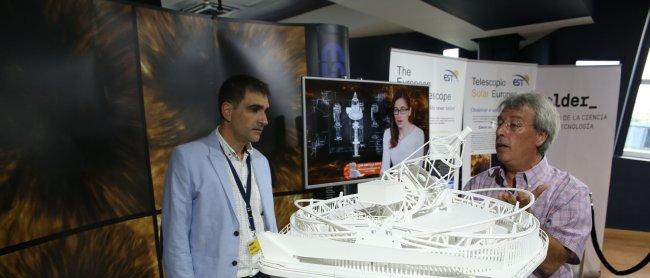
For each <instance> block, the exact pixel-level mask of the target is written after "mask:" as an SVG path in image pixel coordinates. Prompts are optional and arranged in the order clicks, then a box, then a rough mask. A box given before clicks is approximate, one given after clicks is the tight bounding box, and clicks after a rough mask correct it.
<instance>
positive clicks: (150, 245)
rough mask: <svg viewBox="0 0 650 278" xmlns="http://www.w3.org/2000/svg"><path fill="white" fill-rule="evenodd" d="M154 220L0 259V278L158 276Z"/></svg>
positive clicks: (70, 238)
mask: <svg viewBox="0 0 650 278" xmlns="http://www.w3.org/2000/svg"><path fill="white" fill-rule="evenodd" d="M152 221H153V219H152V218H151V217H144V218H139V219H135V220H130V221H126V222H122V223H118V224H114V225H110V226H105V227H102V228H98V229H94V230H89V231H85V232H82V233H78V234H74V235H70V236H68V237H65V238H61V239H57V240H53V241H49V242H47V243H43V244H41V245H37V246H34V247H31V248H27V249H22V250H20V251H16V252H13V253H10V254H8V255H5V256H2V257H0V277H62V278H64V277H159V270H158V262H157V259H156V247H155V241H154V235H153V229H152V227H153V223H152Z"/></svg>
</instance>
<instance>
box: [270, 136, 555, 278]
mask: <svg viewBox="0 0 650 278" xmlns="http://www.w3.org/2000/svg"><path fill="white" fill-rule="evenodd" d="M470 132H471V130H470V129H469V128H466V129H465V130H463V131H462V132H460V133H457V134H454V135H451V136H447V137H441V138H433V139H431V140H430V141H429V142H427V143H426V144H424V145H423V146H422V148H428V151H427V153H426V155H425V156H422V157H415V154H416V153H418V151H419V150H418V151H415V152H414V153H413V154H412V155H411V156H409V157H408V158H407V159H406V160H404V161H403V162H402V163H399V164H397V165H395V166H394V167H392V168H390V169H388V170H387V171H386V172H384V174H383V175H382V177H381V179H379V180H374V181H370V182H366V183H361V184H359V186H358V194H353V195H348V196H340V197H338V198H333V199H328V200H315V199H304V200H298V201H296V202H295V205H296V206H297V207H298V211H297V212H295V213H294V214H293V215H292V216H291V218H290V224H289V225H287V226H286V227H285V228H284V229H282V231H281V232H280V233H277V234H275V233H270V232H264V233H261V234H260V235H259V239H260V243H261V246H262V258H261V260H260V267H261V271H262V272H264V273H266V274H269V275H272V276H280V277H314V278H315V277H350V278H352V277H386V278H387V277H476V276H487V277H527V276H528V275H529V274H530V273H532V272H533V271H534V270H535V269H536V268H537V266H538V265H539V264H540V263H541V262H542V261H543V260H544V258H545V256H546V250H547V248H548V237H547V235H546V234H545V233H544V232H543V231H542V230H540V228H539V221H538V220H537V218H535V217H534V216H533V215H532V214H530V213H528V212H527V211H526V209H527V208H529V207H530V206H531V205H532V204H533V202H534V196H533V194H532V193H530V192H528V191H525V190H520V189H510V188H509V189H500V188H499V189H481V190H476V191H459V190H454V189H448V188H447V184H448V182H449V180H450V179H451V178H453V176H454V172H455V171H456V170H457V169H458V168H459V167H460V166H461V146H462V144H463V141H464V139H465V138H466V137H467V135H468V134H469V133H470ZM434 163H435V164H434ZM442 164H444V166H445V167H437V168H436V167H434V165H435V166H441V165H442ZM443 168H444V169H445V170H444V172H441V171H442V170H438V169H443ZM499 190H514V191H517V194H528V195H529V197H530V198H531V202H530V203H529V204H527V205H526V206H523V207H519V204H515V205H511V204H509V203H506V202H502V201H500V200H497V199H494V198H491V197H487V196H484V195H481V194H479V192H480V193H484V192H487V191H499Z"/></svg>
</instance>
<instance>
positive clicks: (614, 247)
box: [600, 229, 650, 278]
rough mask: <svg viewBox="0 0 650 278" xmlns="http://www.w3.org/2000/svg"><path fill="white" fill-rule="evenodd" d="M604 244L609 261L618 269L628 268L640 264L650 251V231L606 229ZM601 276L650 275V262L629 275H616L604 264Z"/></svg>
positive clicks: (606, 277)
mask: <svg viewBox="0 0 650 278" xmlns="http://www.w3.org/2000/svg"><path fill="white" fill-rule="evenodd" d="M604 244H605V246H604V247H603V250H604V253H605V258H607V261H609V263H610V264H611V265H612V266H613V267H614V268H615V269H617V270H624V269H628V268H630V267H632V266H634V265H636V264H638V263H639V262H640V261H641V260H642V259H643V258H644V257H645V256H646V255H647V254H648V252H650V232H637V231H626V230H618V229H605V240H604ZM600 277H604V278H611V277H625V278H641V277H644V278H646V277H650V264H648V265H646V266H645V267H644V268H642V269H641V270H639V271H637V272H635V273H633V274H630V275H627V276H616V275H614V274H612V273H611V272H609V271H608V270H607V269H606V268H605V267H604V266H602V267H601V275H600Z"/></svg>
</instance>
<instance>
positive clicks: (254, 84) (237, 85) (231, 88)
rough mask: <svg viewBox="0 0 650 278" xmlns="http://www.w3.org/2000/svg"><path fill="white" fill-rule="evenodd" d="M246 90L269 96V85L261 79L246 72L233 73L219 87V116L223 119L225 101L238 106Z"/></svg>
mask: <svg viewBox="0 0 650 278" xmlns="http://www.w3.org/2000/svg"><path fill="white" fill-rule="evenodd" d="M246 92H255V93H260V94H263V95H265V96H268V95H269V86H268V85H267V84H266V83H264V82H262V81H261V80H259V79H257V78H255V77H252V76H250V75H245V74H240V75H233V76H231V77H229V78H228V79H226V81H224V82H223V84H221V88H219V116H221V119H223V114H221V105H223V103H224V102H230V103H231V104H232V105H234V106H237V105H238V104H239V102H240V101H242V100H243V99H244V96H245V95H246Z"/></svg>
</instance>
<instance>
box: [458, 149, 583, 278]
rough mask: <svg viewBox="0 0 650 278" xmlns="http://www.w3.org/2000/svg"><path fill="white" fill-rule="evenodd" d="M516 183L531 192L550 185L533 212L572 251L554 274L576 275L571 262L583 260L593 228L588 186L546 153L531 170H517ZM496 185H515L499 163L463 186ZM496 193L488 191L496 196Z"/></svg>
mask: <svg viewBox="0 0 650 278" xmlns="http://www.w3.org/2000/svg"><path fill="white" fill-rule="evenodd" d="M515 184H516V185H517V188H521V189H525V190H528V191H531V192H532V191H533V190H535V188H537V186H539V185H541V184H547V185H548V188H547V189H546V190H545V191H544V192H543V193H542V194H541V195H540V196H539V198H537V199H536V200H535V203H534V204H533V206H532V207H531V212H532V213H533V215H535V216H536V217H537V219H539V223H540V224H541V228H542V229H543V230H544V231H546V233H548V235H549V236H551V237H553V238H555V239H557V240H558V241H559V242H560V243H562V245H564V247H566V248H567V249H568V250H569V251H570V252H569V253H570V254H569V259H568V260H567V263H565V264H564V265H562V266H561V267H560V268H559V269H558V270H557V271H556V272H555V273H553V275H551V277H573V275H572V273H571V267H569V264H579V263H580V256H582V253H583V251H584V249H585V243H586V241H587V238H588V237H589V232H590V231H591V211H590V201H589V188H588V187H587V186H586V185H585V184H584V183H583V182H581V181H580V180H578V179H577V178H575V177H574V176H572V175H571V174H569V173H567V172H565V171H562V170H559V169H557V168H555V167H553V166H551V165H549V164H548V161H547V160H546V157H544V158H543V159H542V160H541V161H540V162H539V163H538V164H537V165H535V166H534V167H533V168H531V169H529V170H528V171H524V172H518V173H517V174H516V175H515ZM495 187H496V188H499V187H512V186H509V185H508V184H507V179H506V176H505V171H504V170H503V169H502V168H501V167H500V166H498V167H492V168H490V169H489V170H487V171H484V172H482V173H480V174H478V175H476V176H475V177H473V178H472V179H471V180H469V182H467V184H466V185H465V187H464V190H474V189H480V188H495ZM484 193H488V192H484ZM497 194H498V193H494V192H490V193H489V195H490V196H491V197H495V198H496V197H497ZM536 274H537V271H535V272H534V273H533V274H532V275H531V276H530V277H537V276H538V275H536Z"/></svg>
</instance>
